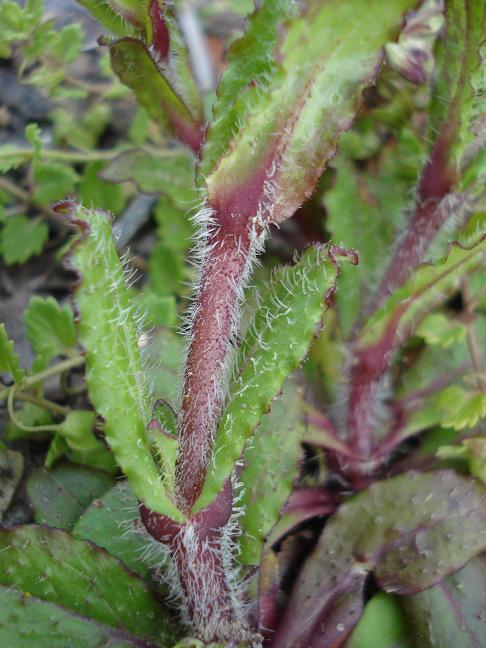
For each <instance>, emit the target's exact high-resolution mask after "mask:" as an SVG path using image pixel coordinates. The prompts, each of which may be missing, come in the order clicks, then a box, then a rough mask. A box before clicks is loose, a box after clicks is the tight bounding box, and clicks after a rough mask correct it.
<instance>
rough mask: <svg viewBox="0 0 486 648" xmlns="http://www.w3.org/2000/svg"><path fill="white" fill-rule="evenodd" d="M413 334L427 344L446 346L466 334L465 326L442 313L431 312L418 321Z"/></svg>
mask: <svg viewBox="0 0 486 648" xmlns="http://www.w3.org/2000/svg"><path fill="white" fill-rule="evenodd" d="M415 334H416V335H419V336H420V337H422V338H424V340H425V342H426V343H427V344H438V345H439V346H441V347H443V348H447V347H449V346H450V345H451V344H455V343H456V342H459V341H460V340H463V339H464V337H465V336H466V335H467V328H466V327H465V326H464V324H462V323H461V322H459V321H457V320H454V319H452V318H451V317H447V316H446V315H444V314H443V313H432V314H431V315H429V316H428V317H426V318H425V319H424V320H423V321H422V322H421V323H420V325H419V326H418V328H417V330H416V331H415Z"/></svg>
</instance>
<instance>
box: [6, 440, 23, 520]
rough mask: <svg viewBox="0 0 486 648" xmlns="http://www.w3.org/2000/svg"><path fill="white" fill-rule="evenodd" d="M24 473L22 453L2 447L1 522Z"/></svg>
mask: <svg viewBox="0 0 486 648" xmlns="http://www.w3.org/2000/svg"><path fill="white" fill-rule="evenodd" d="M23 472H24V458H23V456H22V453H20V452H17V451H16V450H9V449H8V448H5V449H3V448H2V446H0V521H1V520H2V518H3V514H4V513H5V511H6V510H7V509H8V507H9V506H10V502H11V501H12V498H13V496H14V493H15V490H16V488H17V486H18V484H19V482H20V480H21V478H22V474H23Z"/></svg>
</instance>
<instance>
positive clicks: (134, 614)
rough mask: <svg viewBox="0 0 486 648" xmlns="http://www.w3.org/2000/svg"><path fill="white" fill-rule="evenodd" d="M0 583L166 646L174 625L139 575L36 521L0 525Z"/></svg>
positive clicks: (86, 545) (85, 544)
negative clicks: (13, 526) (6, 526)
mask: <svg viewBox="0 0 486 648" xmlns="http://www.w3.org/2000/svg"><path fill="white" fill-rule="evenodd" d="M0 585H4V586H8V587H11V588H12V589H13V590H14V591H20V592H29V593H30V594H31V595H33V596H35V597H37V598H39V599H41V600H43V601H48V602H50V603H57V604H59V605H62V606H63V608H65V609H67V610H69V611H71V612H76V613H77V614H80V615H82V616H86V617H88V618H90V619H93V620H94V621H98V622H99V623H103V624H105V625H108V626H110V627H112V628H118V629H120V630H123V631H128V632H131V633H133V634H135V635H137V636H139V637H144V638H146V639H148V640H152V641H153V642H155V643H156V645H159V646H161V648H165V646H167V643H168V642H169V641H170V640H172V639H173V634H172V633H173V632H174V629H173V627H171V625H170V622H169V621H168V617H167V615H166V614H164V611H163V609H162V608H161V607H160V605H159V603H158V601H156V599H155V598H154V596H153V594H152V592H151V590H150V589H149V587H148V586H147V584H146V583H144V582H143V581H142V580H141V579H140V578H139V577H138V576H135V575H134V574H131V573H130V572H128V571H127V570H126V569H125V568H124V567H123V566H122V565H121V563H120V562H119V561H118V560H116V559H115V558H112V557H111V556H109V555H108V554H107V553H105V552H104V551H102V550H100V549H98V548H97V547H95V546H94V545H93V544H90V543H88V542H85V541H83V540H77V539H76V538H73V537H72V536H71V535H70V534H68V533H66V532H65V531H62V530H60V529H49V528H46V527H38V526H36V525H28V526H20V527H17V528H16V529H14V530H11V531H7V530H0Z"/></svg>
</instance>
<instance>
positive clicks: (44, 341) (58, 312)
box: [24, 295, 76, 364]
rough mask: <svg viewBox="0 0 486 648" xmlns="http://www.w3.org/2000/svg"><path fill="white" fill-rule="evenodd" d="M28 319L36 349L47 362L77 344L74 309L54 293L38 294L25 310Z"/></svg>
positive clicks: (29, 329) (30, 340) (30, 339)
mask: <svg viewBox="0 0 486 648" xmlns="http://www.w3.org/2000/svg"><path fill="white" fill-rule="evenodd" d="M24 322H25V327H26V332H27V338H28V340H29V342H30V344H31V346H32V349H33V351H34V352H35V353H37V354H38V355H39V356H40V358H41V359H42V362H43V363H44V364H47V363H48V362H49V361H50V360H52V358H55V357H56V356H59V355H66V354H68V353H69V351H70V350H71V349H72V348H73V347H74V346H76V333H75V330H74V321H73V313H72V310H71V309H70V307H69V306H61V305H60V304H59V302H57V301H56V300H55V299H54V298H53V297H48V298H47V299H43V298H42V297H38V296H36V295H34V297H32V298H31V300H30V302H29V305H28V307H27V309H26V310H25V312H24Z"/></svg>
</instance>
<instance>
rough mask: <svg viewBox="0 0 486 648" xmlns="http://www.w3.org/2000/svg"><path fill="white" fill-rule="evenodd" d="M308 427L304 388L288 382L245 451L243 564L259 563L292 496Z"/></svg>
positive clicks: (242, 500) (241, 522) (242, 525)
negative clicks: (270, 536)
mask: <svg viewBox="0 0 486 648" xmlns="http://www.w3.org/2000/svg"><path fill="white" fill-rule="evenodd" d="M304 427H305V425H304V418H303V408H302V393H301V388H299V386H298V385H296V384H295V383H293V382H292V381H288V382H287V383H286V385H285V386H284V388H283V390H282V395H281V396H279V397H278V398H277V399H276V400H275V401H274V402H273V403H272V409H271V411H270V412H269V413H268V414H266V415H264V416H263V417H262V419H261V422H260V425H259V427H258V432H257V434H256V435H255V438H254V439H250V441H249V444H248V447H247V448H246V450H245V453H244V455H243V463H244V468H243V470H242V471H241V473H240V475H239V481H240V482H241V484H242V489H243V490H242V498H241V506H242V507H243V516H242V517H241V518H240V527H241V529H242V534H241V537H240V549H241V553H240V554H239V560H241V562H243V563H245V564H250V565H258V564H259V563H260V556H261V552H262V548H263V544H264V542H265V539H266V537H267V536H268V534H269V533H270V531H271V530H272V527H273V526H274V525H275V523H276V522H277V520H278V518H279V516H280V511H281V509H282V507H283V505H284V504H285V502H286V500H287V499H288V497H289V495H290V491H291V489H292V482H293V480H294V479H295V478H296V477H297V474H298V469H299V460H300V459H301V456H302V448H301V441H302V436H303V433H304ZM277 458H278V460H276V459H277Z"/></svg>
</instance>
